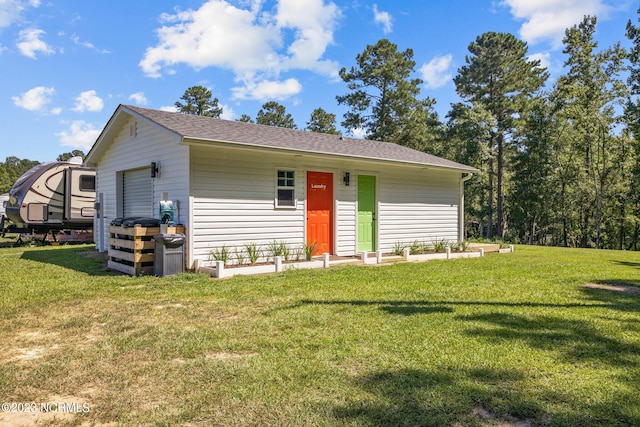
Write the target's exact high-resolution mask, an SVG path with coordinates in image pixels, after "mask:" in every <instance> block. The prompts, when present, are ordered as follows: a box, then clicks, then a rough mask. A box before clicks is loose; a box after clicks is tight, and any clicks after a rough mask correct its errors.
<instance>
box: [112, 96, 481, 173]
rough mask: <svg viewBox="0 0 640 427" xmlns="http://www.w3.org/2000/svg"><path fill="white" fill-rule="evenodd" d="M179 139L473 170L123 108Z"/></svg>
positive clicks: (367, 146)
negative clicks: (172, 133)
mask: <svg viewBox="0 0 640 427" xmlns="http://www.w3.org/2000/svg"><path fill="white" fill-rule="evenodd" d="M122 107H123V108H124V109H127V110H130V111H131V112H134V113H137V114H139V115H140V116H142V117H145V118H147V119H149V120H151V121H153V122H154V123H156V124H158V125H160V126H162V127H164V128H165V129H167V130H169V131H171V132H174V133H176V134H177V135H179V136H181V137H182V138H188V139H197V140H204V141H218V142H227V143H231V144H238V145H252V146H259V147H267V148H274V149H284V150H293V151H300V152H307V153H318V154H328V155H336V156H347V157H357V158H363V159H374V160H391V161H397V162H402V163H413V164H421V165H426V166H436V167H441V168H448V169H457V170H461V171H467V172H473V171H475V170H476V169H474V168H472V167H471V166H466V165H463V164H460V163H456V162H452V161H450V160H446V159H443V158H440V157H437V156H433V155H431V154H427V153H423V152H421V151H417V150H413V149H411V148H407V147H403V146H401V145H398V144H393V143H390V142H380V141H371V140H366V139H354V138H341V137H340V136H339V135H329V134H321V133H315V132H307V131H303V130H295V129H287V128H281V127H275V126H265V125H259V124H254V123H246V122H237V121H230V120H222V119H214V118H211V117H204V116H196V115H192V114H182V113H172V112H167V111H160V110H150V109H147V108H140V107H136V106H133V105H122Z"/></svg>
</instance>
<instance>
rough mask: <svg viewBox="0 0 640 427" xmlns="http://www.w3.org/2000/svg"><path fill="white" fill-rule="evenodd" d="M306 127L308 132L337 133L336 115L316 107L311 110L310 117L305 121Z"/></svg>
mask: <svg viewBox="0 0 640 427" xmlns="http://www.w3.org/2000/svg"><path fill="white" fill-rule="evenodd" d="M306 129H307V130H308V131H310V132H317V133H329V134H333V135H338V134H339V133H340V132H338V130H337V129H336V115H335V114H331V113H327V112H326V111H325V110H324V109H322V108H316V109H315V110H313V111H312V112H311V118H310V119H309V121H308V122H307V127H306Z"/></svg>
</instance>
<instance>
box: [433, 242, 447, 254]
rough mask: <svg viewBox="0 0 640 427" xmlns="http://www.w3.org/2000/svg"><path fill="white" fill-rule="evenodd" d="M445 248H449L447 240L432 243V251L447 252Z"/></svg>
mask: <svg viewBox="0 0 640 427" xmlns="http://www.w3.org/2000/svg"><path fill="white" fill-rule="evenodd" d="M447 246H449V241H448V240H447V239H441V240H434V241H433V250H434V251H435V252H444V251H446V250H447Z"/></svg>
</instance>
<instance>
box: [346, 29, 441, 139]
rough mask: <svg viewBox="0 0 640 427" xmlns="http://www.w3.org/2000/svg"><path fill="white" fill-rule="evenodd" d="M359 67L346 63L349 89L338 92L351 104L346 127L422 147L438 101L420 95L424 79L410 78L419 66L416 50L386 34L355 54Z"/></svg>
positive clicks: (348, 104)
mask: <svg viewBox="0 0 640 427" xmlns="http://www.w3.org/2000/svg"><path fill="white" fill-rule="evenodd" d="M356 62H357V66H356V67H351V68H350V69H349V70H347V69H346V68H342V69H341V70H340V73H339V74H340V77H341V78H342V80H343V81H344V82H345V83H347V88H348V89H349V90H350V93H348V94H346V95H343V96H337V97H336V99H337V101H338V104H340V105H346V106H348V107H349V111H348V112H347V113H345V114H344V120H343V121H342V126H344V127H345V128H346V129H348V130H349V131H350V132H353V131H354V130H357V129H364V130H365V132H366V137H367V138H369V139H374V140H378V141H388V142H395V143H399V144H402V145H409V146H414V147H416V148H419V146H420V145H423V144H422V143H420V142H419V141H421V140H424V139H426V138H427V130H426V129H425V128H426V126H427V123H426V122H427V121H428V120H430V119H432V118H433V115H432V111H431V110H432V108H433V104H434V101H433V100H431V99H429V98H426V99H424V100H420V99H418V96H419V94H420V87H419V86H420V84H422V80H421V79H419V78H411V75H412V73H414V69H415V66H416V63H415V61H414V60H413V50H412V49H406V50H405V51H404V52H399V51H398V46H397V45H395V44H393V43H391V42H390V41H389V40H387V39H381V40H379V41H378V42H377V43H376V44H375V45H373V46H372V45H368V46H367V47H366V48H365V50H364V51H363V52H362V53H360V54H358V55H357V56H356Z"/></svg>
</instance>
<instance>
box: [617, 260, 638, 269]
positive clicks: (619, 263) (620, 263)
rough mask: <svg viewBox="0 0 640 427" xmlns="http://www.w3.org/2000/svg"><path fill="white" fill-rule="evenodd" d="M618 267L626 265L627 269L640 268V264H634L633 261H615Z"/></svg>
mask: <svg viewBox="0 0 640 427" xmlns="http://www.w3.org/2000/svg"><path fill="white" fill-rule="evenodd" d="M613 262H614V263H616V264H618V265H624V266H625V267H634V268H640V262H632V261H613Z"/></svg>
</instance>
